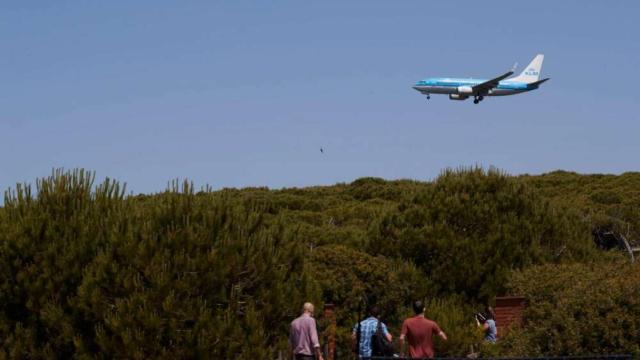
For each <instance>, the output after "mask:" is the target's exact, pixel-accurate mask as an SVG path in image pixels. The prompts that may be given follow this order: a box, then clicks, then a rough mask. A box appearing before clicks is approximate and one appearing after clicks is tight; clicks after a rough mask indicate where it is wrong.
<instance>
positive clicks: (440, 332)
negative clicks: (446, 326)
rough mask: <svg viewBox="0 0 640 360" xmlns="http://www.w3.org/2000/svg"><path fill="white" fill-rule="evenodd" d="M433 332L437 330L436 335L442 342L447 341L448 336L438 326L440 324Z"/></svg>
mask: <svg viewBox="0 0 640 360" xmlns="http://www.w3.org/2000/svg"><path fill="white" fill-rule="evenodd" d="M433 330H435V333H436V334H438V336H440V338H441V339H442V340H444V341H447V334H445V333H444V331H442V329H440V326H438V324H436V327H435V328H434V329H433Z"/></svg>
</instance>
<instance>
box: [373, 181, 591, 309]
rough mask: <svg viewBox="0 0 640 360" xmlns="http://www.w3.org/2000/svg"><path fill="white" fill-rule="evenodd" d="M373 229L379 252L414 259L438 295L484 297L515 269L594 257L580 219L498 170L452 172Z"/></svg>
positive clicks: (499, 288) (500, 287)
mask: <svg viewBox="0 0 640 360" xmlns="http://www.w3.org/2000/svg"><path fill="white" fill-rule="evenodd" d="M370 234H371V242H370V251H371V252H372V253H374V254H385V255H388V256H393V257H396V258H401V259H407V260H411V261H412V262H414V263H415V264H416V265H417V266H418V267H419V268H421V269H422V270H423V271H424V272H425V273H426V274H427V276H428V277H429V278H430V279H431V280H432V281H433V282H434V283H435V284H436V285H437V290H438V293H440V294H460V295H463V296H464V297H465V298H466V299H469V300H471V301H479V302H486V301H487V300H489V299H491V298H492V297H493V296H494V295H495V294H497V293H500V292H501V291H503V290H504V284H505V283H506V279H507V276H508V274H509V271H510V270H511V269H520V268H524V267H526V266H530V265H533V264H538V263H542V262H547V261H561V260H573V259H585V258H590V257H592V256H593V255H594V246H593V244H592V240H591V235H590V234H589V232H588V231H587V230H586V229H584V228H583V227H582V226H581V220H580V218H579V217H577V216H575V215H573V214H572V213H571V212H570V211H561V210H560V209H558V208H554V207H552V206H551V205H550V204H549V203H548V202H546V201H545V200H544V199H543V198H542V197H541V196H540V195H539V194H538V193H537V192H536V191H534V190H533V189H531V188H529V187H528V186H526V185H525V184H523V183H521V182H518V181H516V180H514V179H513V178H510V177H508V176H506V175H504V174H503V173H501V172H499V171H496V170H489V171H486V172H485V171H483V170H481V169H470V170H460V171H445V172H444V173H443V174H442V175H441V176H440V177H439V178H438V179H436V181H435V182H434V183H433V185H432V186H430V187H429V188H427V189H425V190H424V191H422V192H420V193H418V194H417V195H415V196H414V197H413V198H412V199H411V200H409V201H404V202H402V203H400V204H399V205H398V208H397V210H395V211H389V212H388V213H387V215H386V216H385V217H384V218H382V219H381V220H380V221H379V222H378V223H377V224H376V226H373V227H372V230H371V232H370Z"/></svg>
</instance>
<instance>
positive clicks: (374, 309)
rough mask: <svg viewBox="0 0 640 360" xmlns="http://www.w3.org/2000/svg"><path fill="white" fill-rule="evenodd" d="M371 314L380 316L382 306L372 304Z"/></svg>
mask: <svg viewBox="0 0 640 360" xmlns="http://www.w3.org/2000/svg"><path fill="white" fill-rule="evenodd" d="M369 315H371V316H373V317H378V316H379V315H380V308H379V307H378V306H377V305H372V306H371V307H370V308H369Z"/></svg>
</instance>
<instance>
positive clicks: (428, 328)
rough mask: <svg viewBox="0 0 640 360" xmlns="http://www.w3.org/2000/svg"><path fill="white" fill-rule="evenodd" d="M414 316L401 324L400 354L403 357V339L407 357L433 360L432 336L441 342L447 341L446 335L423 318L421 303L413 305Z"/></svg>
mask: <svg viewBox="0 0 640 360" xmlns="http://www.w3.org/2000/svg"><path fill="white" fill-rule="evenodd" d="M413 312H414V313H415V316H413V317H410V318H408V319H406V320H405V321H404V322H403V323H402V330H401V332H400V352H401V354H402V356H404V343H405V339H406V340H407V342H408V343H409V356H410V357H412V358H433V356H434V350H433V335H438V336H440V338H442V340H445V341H446V340H447V335H446V334H445V333H444V331H442V330H441V329H440V327H439V326H438V324H436V322H435V321H433V320H429V319H427V318H426V317H425V315H424V312H425V306H424V304H423V303H422V301H415V302H414V303H413Z"/></svg>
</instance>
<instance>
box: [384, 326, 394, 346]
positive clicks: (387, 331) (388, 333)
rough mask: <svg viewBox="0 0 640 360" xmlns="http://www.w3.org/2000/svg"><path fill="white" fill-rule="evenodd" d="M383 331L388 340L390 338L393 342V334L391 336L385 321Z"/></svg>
mask: <svg viewBox="0 0 640 360" xmlns="http://www.w3.org/2000/svg"><path fill="white" fill-rule="evenodd" d="M382 333H383V334H384V336H385V337H386V338H387V340H389V342H393V336H391V333H390V332H389V329H387V325H385V324H384V323H382Z"/></svg>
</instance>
